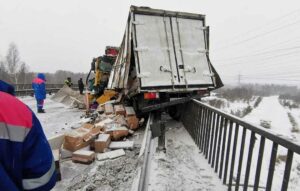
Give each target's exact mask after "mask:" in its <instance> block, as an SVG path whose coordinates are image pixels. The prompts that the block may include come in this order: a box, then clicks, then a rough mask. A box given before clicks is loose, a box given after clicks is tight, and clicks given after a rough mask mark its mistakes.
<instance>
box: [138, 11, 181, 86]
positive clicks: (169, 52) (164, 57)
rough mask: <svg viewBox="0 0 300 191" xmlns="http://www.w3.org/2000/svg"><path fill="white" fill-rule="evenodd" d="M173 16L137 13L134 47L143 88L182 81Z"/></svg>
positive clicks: (169, 84)
mask: <svg viewBox="0 0 300 191" xmlns="http://www.w3.org/2000/svg"><path fill="white" fill-rule="evenodd" d="M170 22H171V20H170V19H169V17H163V16H153V15H151V16H149V15H140V14H134V21H133V27H134V37H133V39H134V51H135V60H136V63H137V68H138V72H139V74H138V76H139V78H140V79H141V87H142V88H145V87H147V88H151V87H158V86H163V87H173V86H174V85H176V83H177V81H178V72H177V66H176V61H175V56H174V50H173V43H172V31H171V25H170Z"/></svg>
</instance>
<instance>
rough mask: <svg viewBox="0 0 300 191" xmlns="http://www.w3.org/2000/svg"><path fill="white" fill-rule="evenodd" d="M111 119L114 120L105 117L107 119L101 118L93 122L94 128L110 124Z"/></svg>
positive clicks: (101, 127)
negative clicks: (101, 119)
mask: <svg viewBox="0 0 300 191" xmlns="http://www.w3.org/2000/svg"><path fill="white" fill-rule="evenodd" d="M113 121H114V120H112V119H110V118H107V119H105V120H103V121H100V122H98V123H96V124H95V127H96V128H100V129H103V128H105V127H106V125H107V124H110V123H112V122H113Z"/></svg>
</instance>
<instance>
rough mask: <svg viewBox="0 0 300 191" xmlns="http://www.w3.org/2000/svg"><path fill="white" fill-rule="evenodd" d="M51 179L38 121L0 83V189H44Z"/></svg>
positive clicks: (53, 178)
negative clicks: (4, 90)
mask: <svg viewBox="0 0 300 191" xmlns="http://www.w3.org/2000/svg"><path fill="white" fill-rule="evenodd" d="M1 83H2V81H1V80H0V84H1ZM55 182H56V172H55V164H54V161H53V156H52V152H51V149H50V146H49V144H48V141H47V139H46V137H45V134H44V132H43V129H42V127H41V124H40V122H39V120H38V119H37V117H36V116H35V115H34V113H33V112H32V111H31V110H30V109H29V108H28V107H27V106H26V105H25V104H23V103H22V102H21V101H19V100H18V99H17V98H15V97H14V96H12V95H10V94H8V93H6V92H3V89H1V85H0V190H1V191H18V190H31V191H38V190H41V191H48V190H50V189H51V188H53V187H54V185H55Z"/></svg>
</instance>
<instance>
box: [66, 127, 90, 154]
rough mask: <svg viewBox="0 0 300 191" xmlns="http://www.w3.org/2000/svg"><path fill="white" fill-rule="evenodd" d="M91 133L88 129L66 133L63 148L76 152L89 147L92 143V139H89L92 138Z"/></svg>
mask: <svg viewBox="0 0 300 191" xmlns="http://www.w3.org/2000/svg"><path fill="white" fill-rule="evenodd" d="M90 131H91V130H89V129H86V128H79V129H75V130H72V131H70V132H68V133H66V135H65V139H64V143H63V148H64V149H67V150H69V151H72V152H74V151H76V150H79V149H81V148H83V147H86V146H88V145H89V144H90V143H91V141H92V139H88V138H89V137H90V136H91V135H89V133H90ZM84 138H85V139H86V140H87V141H85V140H84Z"/></svg>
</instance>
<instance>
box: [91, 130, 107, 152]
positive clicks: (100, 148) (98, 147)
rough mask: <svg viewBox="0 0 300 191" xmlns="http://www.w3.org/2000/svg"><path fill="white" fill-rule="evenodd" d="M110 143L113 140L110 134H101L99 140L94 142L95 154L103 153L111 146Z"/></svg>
mask: <svg viewBox="0 0 300 191" xmlns="http://www.w3.org/2000/svg"><path fill="white" fill-rule="evenodd" d="M110 141H111V139H110V135H109V134H100V135H99V137H98V139H96V140H95V142H94V146H95V152H96V153H103V152H104V150H105V149H106V148H107V147H108V146H109V144H110Z"/></svg>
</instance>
